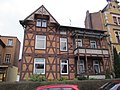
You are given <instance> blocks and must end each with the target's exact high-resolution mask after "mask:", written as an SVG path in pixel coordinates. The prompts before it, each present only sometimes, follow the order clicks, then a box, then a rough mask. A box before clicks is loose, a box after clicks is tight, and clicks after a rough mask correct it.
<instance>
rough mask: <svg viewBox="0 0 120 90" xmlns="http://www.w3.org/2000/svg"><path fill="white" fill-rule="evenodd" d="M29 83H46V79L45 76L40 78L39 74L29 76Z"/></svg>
mask: <svg viewBox="0 0 120 90" xmlns="http://www.w3.org/2000/svg"><path fill="white" fill-rule="evenodd" d="M29 81H39V82H41V81H47V78H46V77H45V76H42V75H41V74H33V75H30V78H29Z"/></svg>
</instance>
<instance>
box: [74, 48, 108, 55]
mask: <svg viewBox="0 0 120 90" xmlns="http://www.w3.org/2000/svg"><path fill="white" fill-rule="evenodd" d="M78 53H79V54H88V55H89V54H90V55H91V54H92V55H109V51H108V49H95V48H94V49H93V48H87V49H85V48H77V49H75V50H74V55H76V54H78Z"/></svg>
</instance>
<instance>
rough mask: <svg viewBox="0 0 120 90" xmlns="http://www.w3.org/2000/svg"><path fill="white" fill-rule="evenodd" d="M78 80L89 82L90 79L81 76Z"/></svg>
mask: <svg viewBox="0 0 120 90" xmlns="http://www.w3.org/2000/svg"><path fill="white" fill-rule="evenodd" d="M78 80H88V78H87V77H85V76H79V77H78Z"/></svg>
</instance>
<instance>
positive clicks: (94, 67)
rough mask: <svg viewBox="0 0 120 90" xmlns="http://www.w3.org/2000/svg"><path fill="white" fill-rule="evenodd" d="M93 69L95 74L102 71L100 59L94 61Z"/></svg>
mask: <svg viewBox="0 0 120 90" xmlns="http://www.w3.org/2000/svg"><path fill="white" fill-rule="evenodd" d="M93 70H94V72H95V74H98V73H100V67H99V62H98V60H94V61H93Z"/></svg>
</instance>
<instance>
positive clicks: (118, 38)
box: [115, 31, 120, 43]
mask: <svg viewBox="0 0 120 90" xmlns="http://www.w3.org/2000/svg"><path fill="white" fill-rule="evenodd" d="M115 37H116V43H120V31H115Z"/></svg>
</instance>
